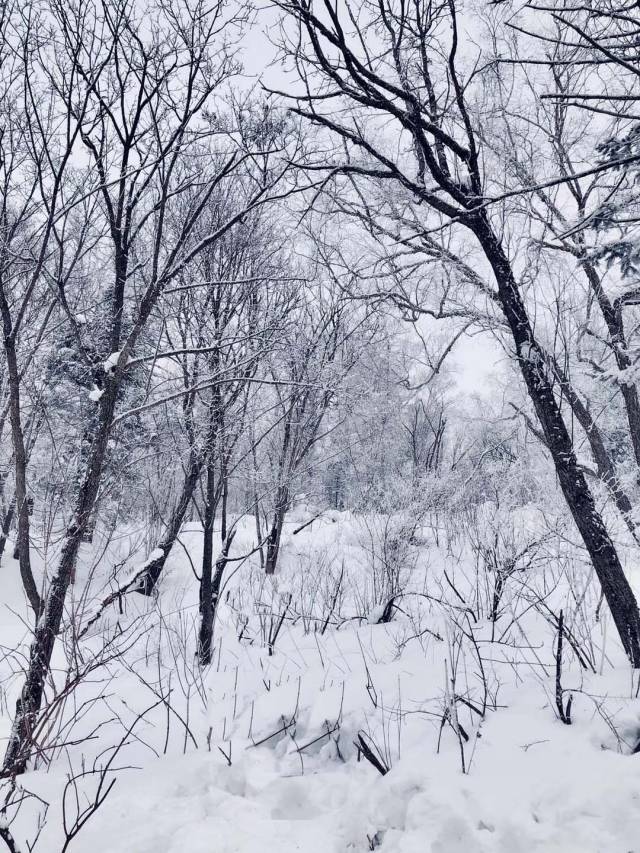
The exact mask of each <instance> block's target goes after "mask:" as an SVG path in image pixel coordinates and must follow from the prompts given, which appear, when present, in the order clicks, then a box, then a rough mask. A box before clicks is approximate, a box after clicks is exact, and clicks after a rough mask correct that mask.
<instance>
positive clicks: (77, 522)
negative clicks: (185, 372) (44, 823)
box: [1, 382, 118, 776]
mask: <svg viewBox="0 0 640 853" xmlns="http://www.w3.org/2000/svg"><path fill="white" fill-rule="evenodd" d="M117 393H118V386H117V383H115V382H114V383H110V384H109V385H108V387H107V388H106V389H105V391H104V393H103V395H102V397H101V398H100V403H99V411H98V413H97V415H96V419H95V426H94V430H93V440H92V442H91V448H90V450H89V454H88V458H87V466H86V468H85V472H84V475H83V478H82V482H81V484H80V489H79V491H78V497H77V500H76V505H75V508H74V512H73V515H72V518H71V522H70V524H69V525H68V527H67V530H66V536H65V539H64V545H63V547H62V553H61V555H60V560H59V562H58V566H57V569H56V572H55V574H54V576H53V579H52V581H51V584H50V586H49V589H48V591H47V594H46V597H45V599H44V602H43V608H42V613H41V615H40V618H39V619H38V622H37V624H36V627H35V630H34V635H33V640H32V642H31V648H30V650H29V665H28V669H27V675H26V678H25V683H24V685H23V687H22V691H21V694H20V697H19V698H18V701H17V702H16V713H15V716H14V719H13V725H12V728H11V735H10V737H9V743H8V745H7V750H6V753H5V756H4V762H3V766H2V774H1V775H2V776H13V775H16V774H19V773H24V771H25V770H26V766H27V762H28V760H29V757H30V755H31V751H32V747H33V744H32V734H33V730H34V727H35V724H36V720H37V716H38V712H39V711H40V706H41V704H42V697H43V695H44V685H45V680H46V677H47V675H48V673H49V669H50V666H51V656H52V654H53V648H54V645H55V641H56V637H57V635H58V633H59V631H60V625H61V623H62V616H63V613H64V602H65V598H66V595H67V590H68V588H69V584H70V582H71V578H72V575H73V571H74V569H75V564H76V559H77V557H78V550H79V548H80V544H81V542H82V537H83V536H84V533H85V530H86V528H87V525H88V523H89V518H90V516H91V512H92V510H93V507H94V504H95V501H96V497H97V495H98V489H99V487H100V477H101V476H102V470H103V467H104V461H105V458H106V454H107V444H108V440H109V435H110V432H111V424H112V421H113V412H114V409H115V404H116V398H117Z"/></svg>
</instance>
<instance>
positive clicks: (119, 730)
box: [1, 508, 640, 853]
mask: <svg viewBox="0 0 640 853" xmlns="http://www.w3.org/2000/svg"><path fill="white" fill-rule="evenodd" d="M311 517H312V514H311V513H310V512H307V511H306V510H305V509H304V508H302V509H300V510H299V511H297V512H296V513H294V514H292V515H291V517H290V519H289V524H288V534H287V537H286V539H285V543H284V552H283V558H282V559H283V563H282V569H281V571H280V573H279V574H278V575H276V577H275V578H273V579H271V578H265V577H264V576H263V575H262V574H261V572H260V568H259V564H258V558H257V555H255V554H254V555H252V557H251V558H250V559H247V560H237V562H234V563H231V564H230V565H229V566H228V567H227V579H226V586H225V588H224V590H223V594H222V601H221V604H220V608H219V614H218V619H217V623H216V631H215V654H214V662H213V664H212V666H211V667H210V668H209V669H208V670H207V671H205V672H200V671H199V669H198V666H197V663H196V659H195V655H194V630H195V628H196V627H197V618H196V616H197V589H196V584H195V582H194V579H193V573H192V568H191V562H192V563H193V564H194V566H197V565H198V561H199V558H200V554H201V532H200V531H199V530H198V528H197V527H195V526H192V527H191V528H190V529H189V530H188V531H186V532H185V533H184V534H183V536H182V544H183V546H184V547H183V548H176V550H175V551H174V553H173V554H172V557H171V559H170V563H169V566H168V568H167V571H166V574H165V576H164V578H163V581H162V583H161V587H160V591H159V595H158V597H157V599H154V600H148V599H145V598H142V597H141V596H137V595H128V596H126V597H125V598H124V600H123V602H122V603H121V605H120V606H118V605H114V606H113V607H111V608H110V609H109V611H108V612H106V613H105V614H104V615H103V616H102V618H101V619H99V620H98V621H97V622H96V623H95V624H93V625H92V626H91V629H90V630H89V631H88V632H87V634H86V636H85V637H84V638H83V639H82V641H81V649H82V652H81V654H80V656H79V657H80V659H73V660H70V659H69V658H68V657H65V649H64V646H63V644H60V648H59V649H58V659H57V679H58V689H60V685H62V684H63V683H65V679H66V683H67V684H68V683H69V678H70V673H76V674H77V673H78V672H83V673H85V674H84V676H83V678H81V679H80V683H79V684H78V686H77V687H76V688H75V690H73V691H70V692H69V697H68V699H66V700H65V701H64V702H60V703H59V705H58V709H57V711H56V713H55V715H54V716H53V718H52V719H51V720H50V722H49V731H50V734H49V736H48V737H49V740H48V743H50V744H51V748H50V749H48V750H47V749H45V750H43V755H42V758H41V759H40V760H39V762H38V763H39V767H38V769H36V770H35V771H33V772H30V773H28V774H27V775H26V776H25V777H24V778H23V779H22V780H20V781H21V783H22V784H23V785H24V788H25V789H26V790H27V791H29V792H32V793H37V794H38V796H39V797H41V798H42V800H44V801H46V802H48V803H49V808H48V812H47V820H46V824H45V825H44V828H43V830H42V834H41V836H40V838H39V840H38V843H37V845H36V847H35V850H36V851H44V852H45V853H56V851H59V850H60V849H61V845H62V838H63V832H62V828H61V827H62V812H63V802H64V804H65V807H64V811H65V812H66V816H67V822H68V823H69V822H72V821H73V819H75V817H76V814H77V809H78V807H80V808H82V807H83V806H84V804H85V802H87V801H85V800H84V799H83V797H88V798H89V800H90V799H91V798H92V797H93V796H94V794H95V789H96V786H97V785H98V781H99V774H88V775H87V776H85V777H84V778H83V779H81V780H80V781H79V782H77V783H76V785H75V786H73V785H72V786H68V787H67V795H66V798H65V799H64V800H63V789H64V785H65V782H66V781H67V774H70V773H71V774H73V773H77V772H78V769H79V767H81V766H82V765H81V758H82V756H84V762H85V763H84V767H85V768H92V767H93V766H94V764H93V762H94V761H96V762H97V763H96V766H103V765H104V763H105V761H106V760H108V758H109V757H110V756H111V755H112V753H113V749H112V747H113V744H115V743H119V742H120V741H122V747H121V749H120V750H119V751H118V752H117V754H116V756H115V759H114V761H113V765H112V771H113V772H110V773H109V774H108V775H107V777H106V778H107V781H109V782H110V781H111V780H112V779H114V778H115V779H117V781H116V783H115V785H114V786H113V788H112V789H111V791H110V792H109V795H108V796H107V798H106V799H105V802H104V803H103V804H102V806H101V807H100V808H99V810H98V811H97V813H96V814H95V815H93V816H91V818H90V820H89V821H88V823H87V825H86V826H85V827H84V828H83V829H82V831H81V832H80V833H79V834H78V836H77V837H76V838H75V839H74V840H73V841H72V842H71V844H70V846H69V849H70V850H71V851H78V853H80V851H91V853H160V852H161V853H182V851H185V850H188V851H189V853H258V851H260V853H264V851H279V853H293V851H304V853H316V851H318V853H320V851H351V850H352V851H361V850H362V851H366V850H373V849H379V850H381V851H383V852H384V851H389V853H390V852H391V851H394V853H462V851H465V853H467V851H474V852H475V851H478V853H481V852H482V853H484V851H486V853H498V851H500V853H530V851H537V850H540V851H549V853H553V852H554V851H557V853H571V852H572V851H576V853H577V851H580V852H581V853H587V852H588V853H592V851H593V853H596V851H600V853H615V851H621V852H623V853H629V851H640V842H639V841H638V839H639V838H640V786H639V785H638V779H639V778H640V775H639V774H640V769H639V765H638V761H639V759H640V756H636V755H634V754H633V750H634V748H635V746H636V744H637V742H638V740H639V733H640V701H639V700H638V699H636V698H635V697H636V693H637V691H638V679H637V676H636V677H632V673H631V670H630V669H629V667H628V666H627V665H626V663H625V661H624V659H623V657H622V655H621V652H620V649H619V648H618V645H617V643H616V642H615V640H614V636H613V634H614V632H613V628H612V627H611V626H608V618H609V617H608V614H607V613H606V612H605V611H604V610H603V611H602V612H599V611H598V612H597V614H596V610H597V606H598V594H597V589H596V587H595V585H594V584H593V583H592V578H591V575H590V572H589V571H588V569H587V567H585V566H584V565H583V564H582V563H581V562H580V559H579V557H578V556H577V555H576V554H572V553H570V546H569V545H567V544H566V542H564V540H562V539H561V538H559V539H558V540H557V541H554V542H553V543H550V542H548V541H546V540H545V542H543V543H542V544H540V543H539V541H538V539H536V538H535V536H534V532H535V531H534V527H535V519H529V518H527V517H526V516H523V518H521V519H520V520H519V523H518V524H519V526H518V537H520V540H522V541H525V540H526V541H529V542H531V541H534V540H535V542H536V543H537V544H536V545H535V548H534V547H533V546H532V547H531V549H530V550H529V551H528V552H527V554H528V557H527V558H526V559H523V560H522V561H521V562H520V563H517V565H516V568H515V569H513V570H512V571H511V573H509V574H507V575H506V576H505V580H504V584H503V585H502V588H501V589H500V594H499V599H498V601H497V602H496V598H495V595H496V579H497V577H498V573H499V571H500V569H499V566H503V567H504V566H506V565H511V564H508V563H507V562H504V561H503V562H502V563H499V564H497V565H498V568H497V569H496V568H495V566H494V568H493V570H492V569H491V565H493V564H491V565H490V564H488V563H487V561H486V559H485V560H484V561H483V560H480V561H478V559H477V558H478V554H484V555H485V557H486V556H487V552H486V549H485V551H482V550H481V549H479V548H476V549H475V551H474V549H473V548H472V547H470V545H469V542H468V541H467V540H466V539H465V538H464V536H463V535H462V534H460V532H459V531H448V532H447V531H444V532H442V531H440V533H438V532H437V531H435V532H434V529H433V528H432V527H428V526H425V527H424V528H421V529H420V530H419V531H418V532H417V533H416V532H415V531H414V532H413V534H412V536H411V539H410V541H408V542H407V541H405V540H404V539H403V530H404V528H403V525H404V524H406V519H398V518H394V517H389V516H387V517H382V516H379V517H377V516H373V515H371V516H367V517H358V516H354V515H352V514H350V513H337V512H335V513H324V514H323V515H322V516H321V517H320V518H319V519H318V520H316V521H314V522H313V523H312V524H311V525H309V526H308V527H306V528H305V529H304V530H303V531H301V532H300V533H298V534H296V535H295V536H294V535H293V533H292V531H293V529H295V528H296V527H297V526H299V525H300V524H301V523H302V522H304V521H305V520H308V519H310V518H311ZM476 522H477V531H480V533H482V532H483V531H485V526H484V525H485V521H484V520H483V519H482V518H480V519H477V520H476ZM252 530H253V528H252V520H251V519H249V518H247V519H243V520H242V522H241V524H240V532H239V534H238V536H237V538H236V541H235V542H234V549H233V555H234V556H236V557H241V556H242V555H244V554H246V553H248V552H249V551H250V550H251V548H252V545H253V538H252V537H253V534H252ZM436 539H437V540H438V542H436ZM476 544H477V543H476ZM502 544H503V546H504V542H503V543H502ZM91 547H92V548H95V549H99V547H100V546H99V543H98V544H96V545H94V546H91ZM115 547H116V546H115V545H113V543H112V545H111V546H110V548H111V552H109V554H110V558H111V565H113V564H114V563H116V562H117V554H116V553H115V551H114V550H113V549H114V548H115ZM120 547H122V546H120ZM505 547H506V546H505ZM87 549H88V550H87V554H85V555H84V563H85V565H86V567H88V566H90V565H92V560H91V559H90V555H89V546H87ZM514 553H515V554H516V555H517V554H519V553H520V551H518V549H517V548H516V550H515V552H514ZM534 555H535V556H534ZM502 556H503V557H504V554H503V555H502ZM105 564H106V563H105ZM87 571H88V569H87ZM3 572H4V573H5V578H6V580H5V583H6V585H7V586H9V585H11V592H10V594H7V596H5V601H4V604H3V607H2V627H1V642H2V647H3V652H4V659H3V662H2V666H3V675H4V676H5V679H6V678H7V676H8V673H9V671H10V669H12V668H13V669H15V668H16V661H17V660H18V654H17V653H16V652H13V651H12V649H14V648H17V649H19V648H20V642H24V641H25V640H26V639H27V631H26V628H25V625H24V623H23V621H22V619H23V618H24V616H25V614H26V610H25V608H24V603H23V601H22V594H21V592H20V587H19V574H18V568H17V565H16V564H15V562H14V561H12V560H9V559H8V560H7V561H6V565H3ZM492 572H493V573H492ZM394 573H395V574H394ZM80 574H82V573H80ZM94 574H95V577H94V578H93V579H92V580H91V582H90V584H89V592H88V593H87V594H84V595H83V596H82V600H78V601H76V602H75V603H73V604H71V605H70V610H69V619H70V620H71V619H72V618H73V619H76V620H77V621H78V622H79V623H80V624H81V625H84V624H85V623H86V620H87V619H88V618H90V616H91V615H92V613H93V612H94V610H93V609H92V608H95V602H96V601H98V600H100V599H101V598H103V597H104V594H105V591H108V589H109V584H110V583H111V584H112V585H113V584H114V583H115V582H116V581H115V579H113V580H111V581H107V580H105V575H104V574H101V573H100V572H99V571H96V572H95V573H94ZM568 577H570V578H571V581H572V582H571V584H569V583H568V582H567V578H568ZM83 580H84V577H81V578H80V579H79V580H78V582H77V583H76V587H75V589H76V590H77V594H78V595H80V590H82V589H83V588H84V585H83ZM394 584H395V586H394ZM571 589H573V590H574V592H571ZM390 595H391V596H393V598H394V607H393V611H392V619H391V621H390V622H387V623H378V620H379V619H380V618H382V615H383V611H384V604H385V603H386V601H388V600H389V596H390ZM385 596H386V599H385ZM494 608H495V609H496V612H495V613H494V612H493V611H494ZM561 609H562V610H563V613H564V618H565V626H566V631H567V634H566V636H565V638H564V643H563V660H562V673H561V688H562V691H563V692H562V702H563V703H564V707H565V708H566V705H567V702H568V699H569V696H571V697H572V701H571V708H570V716H571V720H572V723H571V725H565V724H563V723H562V722H561V720H560V719H559V714H558V711H557V703H556V665H557V661H556V650H557V634H558V632H557V616H558V615H559V612H560V610H561ZM494 615H495V617H496V618H495V620H494V619H493V618H492V617H493V616H494ZM596 615H597V617H598V618H597V619H596ZM92 662H93V663H95V662H100V666H95V667H93V668H92ZM19 683H20V682H19V676H18V675H16V677H14V678H13V679H12V680H10V681H9V682H8V690H7V694H6V696H5V697H4V699H5V701H4V702H3V720H2V735H3V736H6V734H7V733H8V730H9V724H10V713H9V711H10V709H12V708H13V704H14V701H15V695H16V691H17V689H18V686H19ZM143 712H144V713H143ZM139 715H141V716H139ZM69 720H73V723H72V724H69V723H68V721H69ZM130 727H131V730H130V731H128V730H129V728H130ZM54 734H55V736H54ZM105 750H106V751H105ZM365 753H368V755H369V757H371V756H373V758H374V763H372V762H371V761H370V760H368V759H367V755H366V754H365ZM96 757H98V758H96ZM376 763H377V765H378V767H376V766H374V764H376ZM70 768H72V769H70ZM381 769H382V770H388V772H386V773H385V774H384V775H383V774H382V773H381V772H380V770H381ZM76 791H78V793H79V799H78V800H77V801H76V799H75V796H76ZM43 810H44V806H43V804H42V802H41V801H40V800H36V799H35V798H33V797H31V798H29V799H28V800H27V801H25V803H24V804H23V806H22V808H21V810H20V812H19V814H18V817H17V819H16V820H15V822H14V823H13V825H12V827H13V830H14V834H15V836H16V838H17V839H18V840H23V849H26V850H28V849H29V848H28V847H27V846H26V841H27V840H28V839H30V838H32V837H33V835H34V827H35V825H36V820H37V816H38V815H41V814H42V813H43Z"/></svg>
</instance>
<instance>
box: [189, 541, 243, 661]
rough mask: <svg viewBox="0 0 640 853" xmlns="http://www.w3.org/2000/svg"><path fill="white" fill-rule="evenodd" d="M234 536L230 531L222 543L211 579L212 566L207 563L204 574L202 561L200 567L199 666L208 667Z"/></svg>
mask: <svg viewBox="0 0 640 853" xmlns="http://www.w3.org/2000/svg"><path fill="white" fill-rule="evenodd" d="M235 535H236V531H235V530H231V532H230V533H229V535H228V536H227V537H226V538H225V539H223V541H222V549H221V551H220V556H219V557H218V559H217V560H216V570H215V574H214V575H213V577H212V572H211V569H212V564H211V563H209V565H208V570H207V573H206V574H205V567H204V561H203V566H202V581H201V583H200V631H199V634H198V659H199V662H200V666H208V665H209V664H210V663H211V642H212V639H213V626H214V623H215V619H216V609H217V607H218V599H219V597H220V587H221V585H222V576H223V574H224V570H225V567H226V565H227V561H228V557H229V550H230V549H231V544H232V543H233V539H234V537H235Z"/></svg>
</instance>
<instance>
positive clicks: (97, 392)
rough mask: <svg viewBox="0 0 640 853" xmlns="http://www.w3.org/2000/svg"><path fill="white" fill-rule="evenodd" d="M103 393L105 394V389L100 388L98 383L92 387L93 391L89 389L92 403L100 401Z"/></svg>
mask: <svg viewBox="0 0 640 853" xmlns="http://www.w3.org/2000/svg"><path fill="white" fill-rule="evenodd" d="M103 394H104V389H103V388H98V386H97V385H94V386H93V387H92V389H91V391H89V399H90V400H91V402H92V403H98V402H99V401H100V398H101V397H102V395H103Z"/></svg>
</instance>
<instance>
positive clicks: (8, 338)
mask: <svg viewBox="0 0 640 853" xmlns="http://www.w3.org/2000/svg"><path fill="white" fill-rule="evenodd" d="M0 308H1V309H2V319H3V326H4V349H5V355H6V359H7V372H8V374H9V422H10V424H11V439H12V442H13V456H14V465H15V478H16V484H15V486H16V489H15V491H16V505H15V512H16V513H17V516H18V531H17V537H16V551H17V555H18V561H19V563H20V576H21V578H22V585H23V586H24V590H25V592H26V594H27V598H28V599H29V604H30V605H31V607H32V608H33V612H34V613H35V616H36V619H38V618H39V616H40V614H41V612H42V606H43V603H42V601H41V599H40V594H39V592H38V587H37V586H36V582H35V580H34V577H33V571H32V569H31V545H30V541H29V539H30V537H29V528H30V523H29V505H28V502H27V451H26V448H25V442H24V433H23V430H22V415H21V412H20V372H19V370H18V359H17V354H16V349H15V340H14V337H13V334H12V331H11V317H10V314H9V306H8V305H7V302H6V298H5V294H4V287H0Z"/></svg>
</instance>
